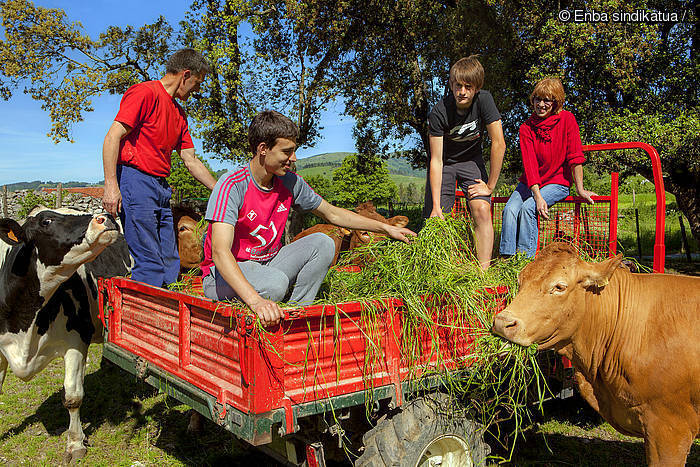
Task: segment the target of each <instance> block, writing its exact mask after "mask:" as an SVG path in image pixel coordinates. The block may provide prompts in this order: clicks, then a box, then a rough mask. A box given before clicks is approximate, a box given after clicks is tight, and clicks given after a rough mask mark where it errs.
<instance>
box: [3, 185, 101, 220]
mask: <svg viewBox="0 0 700 467" xmlns="http://www.w3.org/2000/svg"><path fill="white" fill-rule="evenodd" d="M30 191H32V190H18V191H10V192H8V193H7V217H10V218H12V219H15V220H20V219H19V216H18V212H19V211H20V210H21V209H22V205H21V200H22V199H24V197H25V196H27V193H29V192H30ZM1 194H2V191H0V217H5V206H3V205H2V204H3V200H2V196H1ZM34 194H35V195H37V196H39V197H41V198H44V199H46V200H48V201H49V203H50V204H49V203H46V204H45V205H46V206H47V207H50V208H53V207H55V204H54V203H55V201H53V200H55V197H54V196H55V195H54V194H53V193H47V192H44V191H40V190H39V191H34ZM63 206H64V207H72V208H75V209H78V210H80V211H85V212H89V213H90V214H96V213H100V212H103V211H104V209H102V199H101V198H93V197H92V196H83V195H80V194H76V193H69V192H66V191H64V192H63Z"/></svg>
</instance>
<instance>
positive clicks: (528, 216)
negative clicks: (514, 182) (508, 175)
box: [499, 182, 569, 258]
mask: <svg viewBox="0 0 700 467" xmlns="http://www.w3.org/2000/svg"><path fill="white" fill-rule="evenodd" d="M540 194H541V195H542V197H543V198H544V200H545V201H546V202H547V207H549V206H552V205H553V204H555V203H556V202H558V201H561V200H563V199H564V198H566V197H567V196H568V195H569V187H567V186H564V185H556V184H550V185H545V186H543V187H540ZM538 235H539V230H538V228H537V205H536V204H535V198H533V196H532V192H531V191H530V189H529V188H528V187H526V186H525V184H524V183H522V182H521V183H519V184H518V186H517V187H516V188H515V191H514V192H513V194H512V195H510V198H508V202H507V203H506V206H505V207H504V208H503V226H502V228H501V244H500V247H499V251H500V253H501V254H502V255H514V254H515V253H516V251H523V252H525V253H526V254H527V256H529V257H530V258H532V257H534V256H535V251H537V236H538Z"/></svg>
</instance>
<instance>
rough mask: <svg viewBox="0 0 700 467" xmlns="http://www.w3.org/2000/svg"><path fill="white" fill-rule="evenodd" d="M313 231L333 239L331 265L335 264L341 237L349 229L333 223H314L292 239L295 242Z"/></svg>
mask: <svg viewBox="0 0 700 467" xmlns="http://www.w3.org/2000/svg"><path fill="white" fill-rule="evenodd" d="M313 233H323V234H326V235H328V236H329V237H331V238H332V239H333V242H334V243H335V255H334V256H333V262H332V263H331V265H333V264H335V263H336V261H338V255H339V254H340V250H341V248H342V246H343V239H344V238H345V236H346V235H350V231H349V230H348V229H346V228H344V227H338V226H337V225H333V224H316V225H314V226H312V227H309V228H308V229H305V230H303V231H302V232H300V233H299V234H298V235H297V236H296V237H294V240H292V241H293V242H296V241H297V240H299V239H300V238H304V237H306V236H307V235H311V234H313Z"/></svg>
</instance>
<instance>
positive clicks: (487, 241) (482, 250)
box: [469, 199, 493, 271]
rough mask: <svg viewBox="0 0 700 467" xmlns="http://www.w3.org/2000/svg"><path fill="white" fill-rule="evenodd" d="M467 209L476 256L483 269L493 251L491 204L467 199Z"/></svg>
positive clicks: (488, 262) (486, 267)
mask: <svg viewBox="0 0 700 467" xmlns="http://www.w3.org/2000/svg"><path fill="white" fill-rule="evenodd" d="M469 210H470V211H471V215H472V219H474V240H475V241H476V258H477V259H478V260H479V265H480V266H481V269H483V270H484V271H485V270H486V269H488V268H489V264H490V263H491V252H492V251H493V223H492V222H491V204H490V203H489V202H488V201H486V200H483V199H472V200H469Z"/></svg>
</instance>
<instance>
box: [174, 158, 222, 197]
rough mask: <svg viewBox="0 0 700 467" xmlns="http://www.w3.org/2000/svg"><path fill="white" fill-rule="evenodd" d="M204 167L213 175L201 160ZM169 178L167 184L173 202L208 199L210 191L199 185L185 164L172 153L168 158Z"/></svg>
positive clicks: (207, 164)
mask: <svg viewBox="0 0 700 467" xmlns="http://www.w3.org/2000/svg"><path fill="white" fill-rule="evenodd" d="M201 160H202V163H203V164H204V166H205V167H206V168H207V169H209V172H211V173H212V174H214V171H213V170H212V169H211V167H210V166H209V163H208V162H207V161H206V160H204V159H201ZM170 168H171V169H170V176H169V177H168V184H169V185H170V186H171V187H172V189H173V201H175V202H176V203H180V202H181V201H182V200H185V199H189V198H209V195H210V194H211V190H209V188H207V187H205V186H204V185H202V184H201V183H199V182H198V181H197V180H196V179H195V178H194V177H193V176H192V174H191V173H190V171H189V170H187V167H185V163H184V162H183V161H182V159H180V156H178V155H177V152H173V154H172V155H171V156H170Z"/></svg>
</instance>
